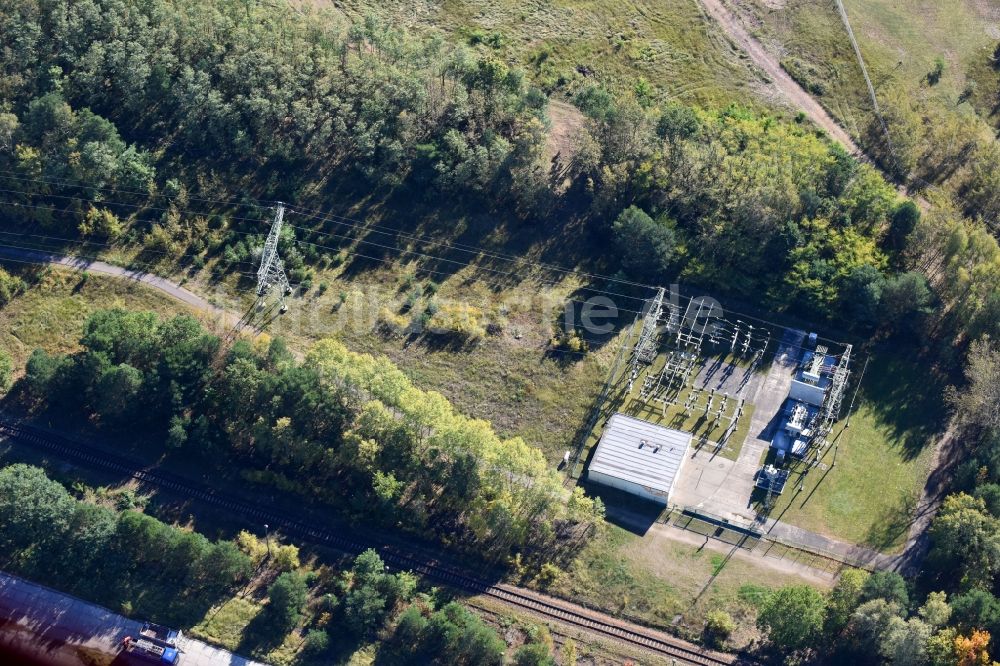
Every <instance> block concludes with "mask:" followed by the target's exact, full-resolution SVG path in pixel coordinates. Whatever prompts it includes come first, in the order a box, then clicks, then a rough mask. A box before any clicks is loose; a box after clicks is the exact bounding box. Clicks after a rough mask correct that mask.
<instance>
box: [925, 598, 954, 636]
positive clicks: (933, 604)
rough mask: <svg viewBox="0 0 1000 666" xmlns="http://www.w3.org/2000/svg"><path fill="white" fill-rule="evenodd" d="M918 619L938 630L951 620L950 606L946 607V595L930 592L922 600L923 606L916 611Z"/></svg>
mask: <svg viewBox="0 0 1000 666" xmlns="http://www.w3.org/2000/svg"><path fill="white" fill-rule="evenodd" d="M918 614H919V615H920V619H922V620H923V621H924V622H926V623H927V624H928V625H930V626H931V627H933V628H934V629H940V628H941V627H943V626H945V625H947V624H948V620H950V619H951V606H949V605H948V595H947V594H945V593H944V592H931V593H930V594H928V595H927V599H925V600H924V605H923V606H921V607H920V610H919V611H918Z"/></svg>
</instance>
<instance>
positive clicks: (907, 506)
mask: <svg viewBox="0 0 1000 666" xmlns="http://www.w3.org/2000/svg"><path fill="white" fill-rule="evenodd" d="M916 507H917V499H916V497H915V496H914V495H912V494H908V493H903V494H901V495H899V496H898V497H897V498H896V500H895V501H894V502H893V503H892V504H891V505H890V506H888V507H886V508H885V509H883V510H882V511H881V512H880V514H879V515H878V517H877V518H876V519H875V520H874V521H873V523H872V525H871V527H869V528H868V532H867V534H866V535H865V538H864V539H863V540H862V543H863V544H864V545H866V546H869V547H870V548H874V549H875V550H878V551H881V552H886V551H888V550H890V549H892V548H893V547H894V546H897V545H900V544H901V543H905V541H906V537H907V535H908V534H909V531H910V527H911V526H912V525H913V523H914V521H915V519H916V518H915V516H914V512H915V510H916Z"/></svg>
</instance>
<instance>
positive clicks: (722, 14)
mask: <svg viewBox="0 0 1000 666" xmlns="http://www.w3.org/2000/svg"><path fill="white" fill-rule="evenodd" d="M700 2H701V4H702V6H703V7H704V8H705V11H706V12H708V14H709V16H711V17H712V18H713V19H714V20H715V22H716V23H718V24H719V25H720V26H721V27H722V30H723V32H725V33H726V35H727V36H728V37H729V39H731V40H732V41H733V42H734V43H735V44H736V46H738V47H739V48H740V49H742V50H743V51H745V52H746V53H747V55H749V56H750V59H751V60H752V61H753V63H754V64H755V65H756V66H757V67H759V68H761V69H762V70H763V71H764V72H765V73H766V74H767V76H768V78H770V79H771V82H772V84H773V85H774V87H775V88H777V90H778V91H779V92H780V93H781V95H782V96H783V97H784V98H785V99H786V100H787V101H788V103H789V104H791V105H792V106H793V107H795V108H796V109H801V110H802V111H803V112H804V113H805V114H806V115H807V116H808V117H809V119H810V120H812V121H813V122H814V123H816V125H818V126H819V127H822V128H823V129H824V130H825V131H826V133H827V134H829V135H830V137H831V138H832V139H834V140H835V141H838V142H839V143H841V144H843V145H844V147H846V148H847V150H848V151H849V152H850V153H851V154H853V155H861V149H860V148H858V146H857V144H855V143H854V141H853V140H852V139H851V137H850V136H849V135H848V134H847V132H845V131H844V128H842V127H841V126H840V125H838V124H837V122H836V121H835V120H834V119H833V118H832V117H831V116H830V114H829V113H827V112H826V109H824V108H823V107H822V106H820V105H819V103H818V102H817V101H816V100H815V99H813V98H812V96H811V95H810V94H809V93H807V92H806V91H805V90H804V89H803V88H802V86H800V85H799V84H798V83H796V82H795V80H794V79H792V77H791V76H789V75H788V73H787V72H786V71H785V70H784V69H782V68H781V64H780V63H779V62H778V59H777V58H776V57H775V56H773V55H772V54H771V53H769V52H768V51H767V49H765V48H764V45H763V44H761V43H760V42H759V41H757V39H755V38H754V37H753V36H752V35H750V33H748V32H747V31H746V28H744V27H743V24H742V23H741V22H740V20H739V19H738V18H737V17H736V16H735V15H734V14H733V13H732V12H731V11H729V9H728V8H727V7H726V6H725V5H724V4H723V1H722V0H700Z"/></svg>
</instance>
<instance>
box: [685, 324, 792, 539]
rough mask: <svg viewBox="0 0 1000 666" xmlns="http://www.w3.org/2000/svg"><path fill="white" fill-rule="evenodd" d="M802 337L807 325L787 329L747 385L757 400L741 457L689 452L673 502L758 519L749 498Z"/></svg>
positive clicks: (745, 520)
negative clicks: (765, 365)
mask: <svg viewBox="0 0 1000 666" xmlns="http://www.w3.org/2000/svg"><path fill="white" fill-rule="evenodd" d="M804 339H805V333H804V332H803V331H798V330H791V329H789V330H786V331H785V333H784V335H783V337H782V339H781V341H780V342H779V344H778V348H777V350H776V351H775V356H774V360H773V362H772V363H771V365H770V367H768V369H767V372H766V373H765V374H764V376H763V377H762V378H761V379H760V380H759V381H756V382H755V384H756V386H752V385H751V386H750V387H748V388H749V389H750V390H749V391H748V393H747V400H748V401H749V402H751V403H753V404H754V411H753V415H752V418H751V422H750V433H749V434H748V435H747V438H746V441H745V442H744V443H743V447H742V449H741V450H740V454H739V457H738V458H737V459H736V460H735V461H733V460H727V459H726V458H723V457H722V456H713V455H712V454H711V453H710V452H708V451H692V452H691V453H689V455H690V458H689V460H688V461H687V462H686V463H685V464H684V473H683V474H681V475H680V476H679V478H678V479H677V482H676V485H675V486H674V496H673V502H674V503H675V504H677V505H679V506H683V507H688V508H692V509H696V510H700V511H704V512H706V513H709V514H712V515H715V516H718V517H720V518H725V519H727V520H730V521H732V522H734V523H738V524H741V525H744V526H749V525H751V524H753V523H754V522H756V521H757V513H756V511H754V509H753V507H752V506H751V504H750V496H751V495H752V493H753V488H754V475H755V474H756V473H757V470H758V469H760V462H761V459H762V458H763V456H764V453H765V452H766V451H767V449H768V447H769V446H770V434H771V429H772V427H773V421H774V420H775V419H776V418H777V415H778V413H779V412H780V410H781V405H782V403H783V402H784V400H785V397H786V396H787V395H788V387H789V386H790V385H791V383H792V378H793V376H794V374H795V368H796V366H797V364H798V359H799V355H800V348H801V345H802V342H803V340H804ZM734 374H736V373H734ZM709 385H710V386H711V385H712V384H711V383H710V384H709Z"/></svg>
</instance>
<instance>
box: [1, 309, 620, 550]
mask: <svg viewBox="0 0 1000 666" xmlns="http://www.w3.org/2000/svg"><path fill="white" fill-rule="evenodd" d="M80 345H81V346H82V350H81V351H80V352H77V353H76V354H72V355H58V354H55V355H52V354H47V353H45V352H44V351H41V350H37V351H35V352H34V353H33V354H32V355H31V357H30V358H29V360H28V363H27V368H26V374H25V377H24V379H23V391H22V392H21V393H20V396H21V398H22V399H23V400H24V401H26V402H27V403H28V406H29V408H30V409H40V410H50V411H51V412H53V413H58V414H60V416H61V417H62V418H69V419H74V418H75V419H77V420H78V421H77V423H78V424H83V423H85V422H92V423H94V424H95V425H96V426H97V427H99V428H101V429H102V430H105V431H106V432H107V433H108V434H111V435H114V434H116V433H125V432H135V431H136V429H137V428H138V429H141V430H142V431H143V432H146V433H149V434H150V436H151V440H150V441H149V442H147V445H149V446H152V447H153V450H154V451H162V450H163V449H164V448H165V449H166V451H167V452H173V453H174V455H178V456H182V457H185V458H190V457H191V456H194V457H196V458H197V459H199V460H202V461H204V463H205V464H206V465H210V466H211V468H214V469H216V470H218V472H219V473H221V474H231V472H232V470H233V469H236V470H241V478H242V481H243V482H250V483H252V484H254V485H255V486H258V487H273V488H277V489H280V490H282V491H285V492H289V493H292V494H294V495H297V496H299V497H300V498H301V500H302V501H308V502H311V503H318V504H319V505H320V506H325V507H332V508H334V509H335V510H336V511H337V512H338V513H339V514H340V515H341V516H342V517H344V518H346V519H350V520H352V521H356V522H359V523H364V524H367V525H381V526H384V527H397V528H399V529H402V530H404V531H407V532H410V533H413V534H417V535H419V536H422V537H426V538H430V539H435V540H438V541H441V542H443V543H444V544H446V545H448V546H450V547H453V548H456V549H461V550H464V551H466V552H467V553H472V554H476V555H477V556H478V557H485V558H487V559H488V560H490V561H492V562H498V563H501V564H504V563H506V560H507V558H508V557H510V556H512V555H513V554H514V553H520V554H521V555H522V556H523V557H524V558H526V561H539V562H545V561H557V562H558V561H561V560H562V559H563V558H565V557H570V556H572V554H573V553H574V552H575V550H576V549H577V548H578V547H579V546H580V545H582V542H583V541H584V539H585V538H586V537H587V536H588V535H589V534H590V532H591V530H592V529H593V528H594V526H595V525H596V524H598V523H599V522H600V521H601V518H602V514H603V507H602V505H601V503H600V500H593V499H590V498H587V497H585V496H584V495H583V492H582V489H580V488H576V489H574V491H573V492H572V493H570V492H569V491H566V490H564V489H563V486H562V478H561V476H560V475H559V474H558V473H557V472H556V471H555V470H553V469H552V468H551V467H550V466H548V465H547V463H546V461H545V459H544V457H543V456H542V454H541V452H540V451H539V450H537V449H534V448H532V447H529V446H527V445H526V444H525V443H524V442H523V441H522V440H521V439H519V438H513V439H508V440H502V439H500V438H499V437H498V436H497V435H496V434H495V433H494V432H493V430H492V428H491V427H490V425H489V423H487V422H486V421H479V420H475V419H470V418H468V417H465V416H463V415H461V414H458V413H456V412H455V410H454V408H453V407H452V406H451V405H450V404H449V403H448V401H447V400H445V399H444V398H443V397H442V396H441V395H439V394H437V393H434V392H428V391H422V390H420V389H418V388H416V387H414V386H413V384H412V383H411V382H410V380H409V379H407V377H406V376H405V375H404V374H403V373H402V372H401V371H400V370H399V369H398V368H396V367H395V366H394V365H392V363H391V362H389V361H388V360H387V359H384V358H375V357H372V356H369V355H363V354H355V353H353V352H349V351H348V350H346V349H345V348H344V347H343V346H342V345H341V344H340V343H338V342H335V341H332V340H326V341H323V342H320V343H319V344H317V345H316V346H315V347H314V348H313V349H312V350H310V352H309V354H308V357H307V358H306V360H305V361H304V362H301V363H300V362H297V361H296V360H295V359H294V357H293V356H292V355H291V353H290V352H288V351H287V350H286V349H285V346H284V344H283V343H282V342H281V340H280V339H278V338H275V339H274V340H273V341H271V342H270V344H268V345H267V346H266V347H265V348H263V349H255V348H254V347H252V346H251V345H250V344H248V343H247V342H244V341H238V342H236V343H235V344H234V345H232V347H231V348H229V349H226V350H222V349H220V340H219V339H218V338H217V337H215V336H212V335H210V334H208V333H207V332H206V331H205V330H204V329H203V328H202V327H201V326H200V324H199V323H198V322H197V321H196V320H195V319H193V318H191V317H189V316H177V317H175V318H173V319H169V320H166V321H159V320H158V319H157V317H156V315H155V314H153V313H144V312H132V311H125V310H107V311H100V312H97V313H95V314H94V315H93V316H91V317H90V318H89V319H88V320H87V323H86V326H85V330H84V332H83V335H82V337H81V338H80ZM16 395H17V393H15V396H16Z"/></svg>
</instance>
